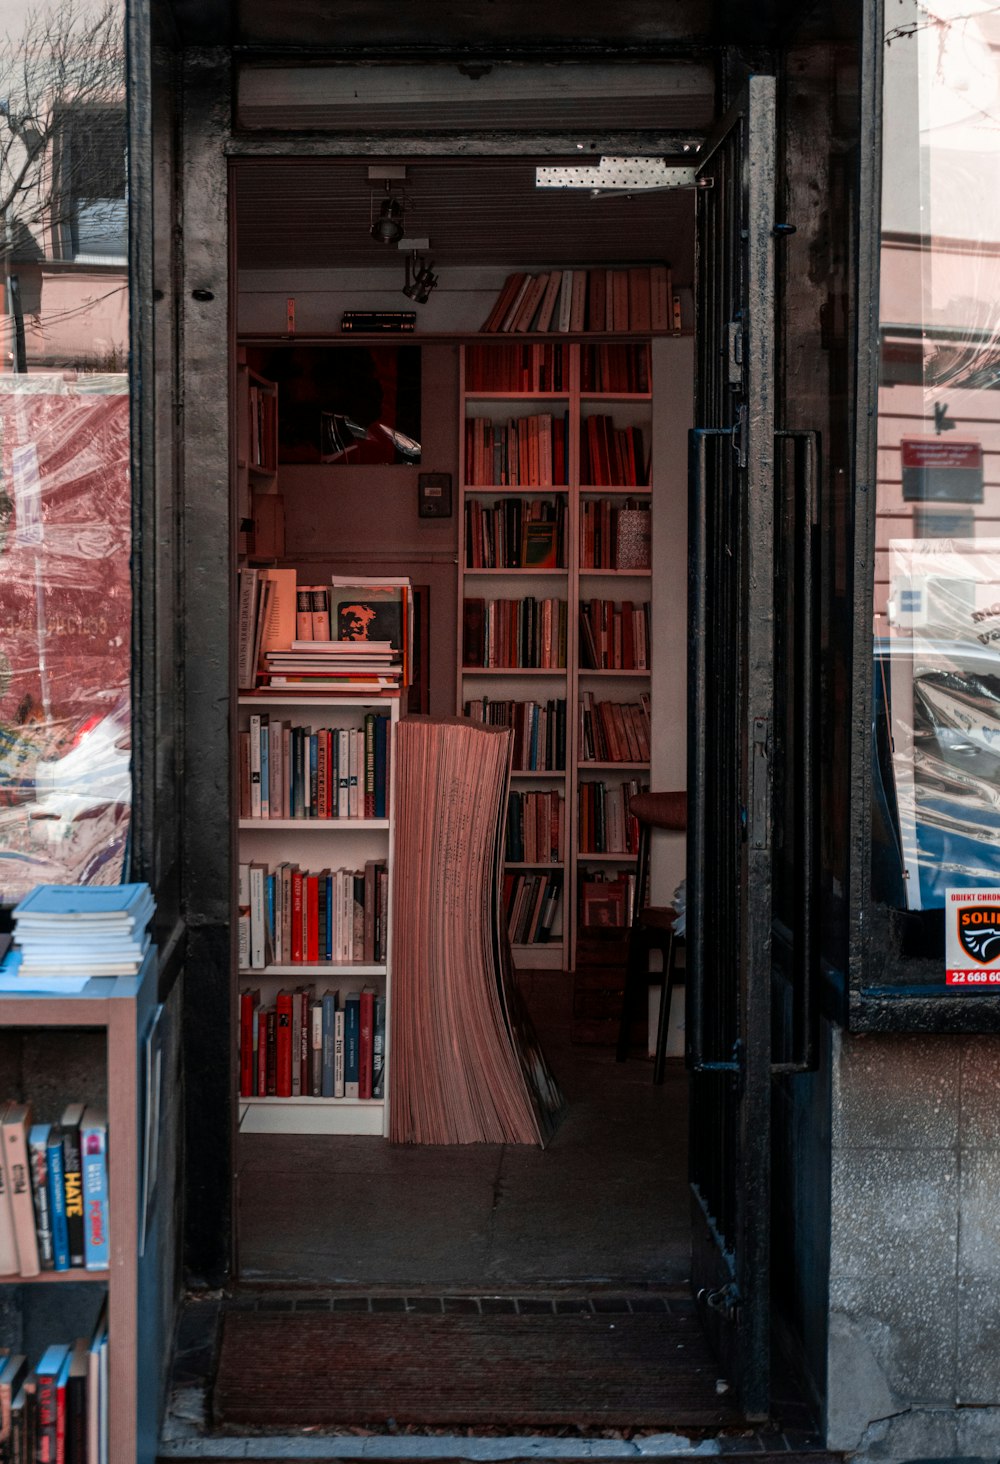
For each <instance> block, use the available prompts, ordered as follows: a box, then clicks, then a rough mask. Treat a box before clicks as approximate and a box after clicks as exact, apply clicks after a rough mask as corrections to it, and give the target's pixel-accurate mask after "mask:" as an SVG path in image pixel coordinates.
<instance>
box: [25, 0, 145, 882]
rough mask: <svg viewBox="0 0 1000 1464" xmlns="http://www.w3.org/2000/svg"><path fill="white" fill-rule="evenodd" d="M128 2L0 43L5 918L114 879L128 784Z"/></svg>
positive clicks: (29, 25)
mask: <svg viewBox="0 0 1000 1464" xmlns="http://www.w3.org/2000/svg"><path fill="white" fill-rule="evenodd" d="M123 19H124V5H123V3H122V0H112V3H96V4H95V3H90V0H74V3H73V4H72V5H68V6H67V5H59V4H47V3H44V0H43V3H42V4H23V5H22V4H19V3H18V0H15V3H14V7H13V12H12V14H11V15H10V16H8V17H7V18H6V20H5V24H6V25H8V26H9V30H10V34H9V37H8V38H6V39H2V40H0V244H2V276H0V906H3V907H9V906H10V905H11V904H13V903H15V902H16V901H17V900H19V899H20V898H21V897H22V896H23V895H24V894H25V893H26V892H27V890H29V889H30V888H31V887H32V886H33V885H34V884H37V883H38V882H40V881H55V882H58V883H71V882H76V881H80V882H85V883H112V882H114V881H116V880H118V879H120V878H121V877H122V874H123V870H124V860H125V853H126V847H127V840H128V831H129V818H130V805H131V778H130V658H131V618H132V595H131V585H130V570H129V554H130V517H131V503H130V474H129V461H130V458H129V454H130V437H129V391H128V375H127V360H128V357H127V351H128V276H127V260H126V228H125V217H126V215H125V209H126V197H125V156H126V149H125V141H126V133H125V68H124V47H123Z"/></svg>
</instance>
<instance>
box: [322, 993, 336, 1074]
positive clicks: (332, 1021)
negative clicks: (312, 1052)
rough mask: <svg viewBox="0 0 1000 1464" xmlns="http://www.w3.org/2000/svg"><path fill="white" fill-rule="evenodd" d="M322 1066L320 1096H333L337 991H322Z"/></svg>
mask: <svg viewBox="0 0 1000 1464" xmlns="http://www.w3.org/2000/svg"><path fill="white" fill-rule="evenodd" d="M322 1000H323V1067H322V1086H321V1090H320V1092H321V1096H322V1097H323V1098H332V1097H333V1039H334V1028H335V1026H336V1016H337V993H336V992H335V991H324V993H323V998H322Z"/></svg>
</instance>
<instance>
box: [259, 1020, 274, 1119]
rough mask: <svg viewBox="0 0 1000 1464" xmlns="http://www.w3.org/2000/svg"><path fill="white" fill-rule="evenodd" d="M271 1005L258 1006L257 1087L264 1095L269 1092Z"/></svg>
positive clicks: (261, 1094) (260, 1093)
mask: <svg viewBox="0 0 1000 1464" xmlns="http://www.w3.org/2000/svg"><path fill="white" fill-rule="evenodd" d="M271 1010H273V1009H272V1008H271V1007H258V1008H257V1087H256V1090H255V1091H256V1092H257V1093H258V1094H259V1095H260V1096H261V1097H263V1096H264V1094H265V1093H266V1092H267V1018H268V1013H269V1012H270V1011H271Z"/></svg>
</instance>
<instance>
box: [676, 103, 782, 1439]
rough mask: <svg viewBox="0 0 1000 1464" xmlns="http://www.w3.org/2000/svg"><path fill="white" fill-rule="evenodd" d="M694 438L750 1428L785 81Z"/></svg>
mask: <svg viewBox="0 0 1000 1464" xmlns="http://www.w3.org/2000/svg"><path fill="white" fill-rule="evenodd" d="M699 183H700V185H701V186H700V188H699V193H698V213H697V270H696V300H697V308H696V333H697V379H696V397H695V400H696V408H695V420H696V422H697V424H698V425H697V427H696V428H695V430H694V431H693V433H692V438H691V461H690V466H691V475H690V483H691V501H690V518H689V523H690V535H691V542H690V559H689V563H690V580H689V584H690V607H689V615H690V630H689V636H690V658H691V664H690V674H689V708H690V710H689V718H690V728H689V749H690V751H689V781H688V789H689V804H690V808H691V815H690V831H689V841H688V932H689V933H688V970H689V975H688V1014H687V1031H688V1039H687V1045H688V1053H687V1055H688V1062H689V1065H690V1066H691V1068H692V1070H693V1071H692V1087H691V1115H692V1117H691V1148H690V1165H691V1192H692V1203H693V1237H692V1248H693V1257H692V1266H693V1270H692V1278H693V1281H694V1284H695V1290H696V1293H697V1296H698V1300H699V1309H700V1311H701V1314H702V1317H703V1320H704V1322H705V1325H706V1327H707V1329H708V1331H709V1335H710V1337H711V1338H712V1340H713V1342H714V1344H715V1346H716V1348H717V1350H718V1352H719V1355H720V1359H721V1362H722V1366H723V1368H724V1370H725V1372H726V1374H727V1376H728V1377H729V1379H730V1381H731V1382H732V1383H733V1384H734V1385H735V1386H736V1388H737V1390H738V1394H739V1399H740V1405H741V1407H742V1409H743V1411H744V1413H745V1414H746V1416H747V1417H749V1418H762V1417H765V1416H766V1415H767V1411H768V1404H769V1340H770V1313H769V1239H770V1237H769V1223H770V1219H769V1196H770V1098H771V1091H770V1090H771V1030H770V1024H771V1010H770V966H771V784H772V721H773V706H772V703H773V639H774V627H773V619H774V615H773V578H772V576H773V556H774V544H773V540H774V526H773V514H774V506H773V501H774V453H775V439H774V309H775V292H774V259H773V254H774V202H775V81H774V78H773V77H768V76H754V77H751V78H750V80H749V81H748V83H747V85H746V87H745V89H744V91H743V93H742V95H741V97H740V98H739V100H738V101H737V103H736V105H735V107H734V108H733V109H732V111H731V112H730V113H729V115H728V116H727V118H726V119H725V121H724V122H723V124H722V126H721V127H720V129H719V131H718V133H717V134H716V136H715V137H714V138H713V140H712V142H711V143H710V144H709V146H708V147H707V148H706V150H705V154H704V156H703V158H702V160H701V161H700V164H699Z"/></svg>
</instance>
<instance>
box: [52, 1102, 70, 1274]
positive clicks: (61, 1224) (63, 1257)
mask: <svg viewBox="0 0 1000 1464" xmlns="http://www.w3.org/2000/svg"><path fill="white" fill-rule="evenodd" d="M46 1153H47V1158H48V1173H47V1180H48V1186H49V1210H50V1213H51V1215H52V1249H53V1267H54V1269H55V1270H57V1271H68V1270H69V1235H68V1234H67V1231H66V1184H65V1180H64V1177H63V1146H62V1135H61V1134H60V1133H59V1131H58V1130H57V1129H54V1130H53V1131H52V1134H51V1135H50V1138H49V1144H48V1149H47V1151H46Z"/></svg>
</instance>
